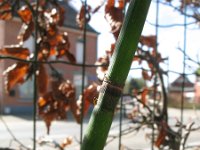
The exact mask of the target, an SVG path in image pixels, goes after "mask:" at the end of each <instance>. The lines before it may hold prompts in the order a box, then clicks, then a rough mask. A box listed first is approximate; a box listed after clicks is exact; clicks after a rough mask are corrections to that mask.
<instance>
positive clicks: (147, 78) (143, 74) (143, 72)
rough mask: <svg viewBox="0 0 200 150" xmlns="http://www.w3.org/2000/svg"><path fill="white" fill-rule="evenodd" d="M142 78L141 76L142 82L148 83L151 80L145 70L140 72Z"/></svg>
mask: <svg viewBox="0 0 200 150" xmlns="http://www.w3.org/2000/svg"><path fill="white" fill-rule="evenodd" d="M142 76H143V78H144V80H149V81H150V80H151V79H152V76H150V75H149V74H148V72H147V71H146V70H142Z"/></svg>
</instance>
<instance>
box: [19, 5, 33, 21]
mask: <svg viewBox="0 0 200 150" xmlns="http://www.w3.org/2000/svg"><path fill="white" fill-rule="evenodd" d="M17 13H18V15H19V17H20V18H21V19H22V21H23V22H24V23H25V24H29V23H30V22H31V21H32V12H31V10H30V9H29V8H28V6H23V7H21V9H20V10H18V12H17Z"/></svg>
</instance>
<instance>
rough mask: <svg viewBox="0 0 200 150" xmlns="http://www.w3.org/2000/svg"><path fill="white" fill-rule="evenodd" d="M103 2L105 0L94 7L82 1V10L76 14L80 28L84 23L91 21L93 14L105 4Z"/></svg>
mask: <svg viewBox="0 0 200 150" xmlns="http://www.w3.org/2000/svg"><path fill="white" fill-rule="evenodd" d="M103 4H104V1H103V0H102V1H101V2H100V3H99V4H98V5H97V6H96V7H95V8H93V9H92V7H91V6H90V5H85V4H84V3H83V2H82V6H81V8H80V11H79V12H78V14H77V15H76V23H77V24H78V26H79V28H80V29H83V27H84V25H85V24H87V23H88V22H89V21H90V19H91V16H92V15H93V14H95V13H96V12H98V10H99V9H100V8H101V7H102V6H103Z"/></svg>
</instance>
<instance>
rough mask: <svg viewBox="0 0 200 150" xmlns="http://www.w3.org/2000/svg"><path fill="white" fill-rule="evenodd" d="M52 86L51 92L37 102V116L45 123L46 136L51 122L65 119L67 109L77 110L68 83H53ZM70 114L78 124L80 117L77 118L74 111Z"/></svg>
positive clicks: (72, 88) (71, 87)
mask: <svg viewBox="0 0 200 150" xmlns="http://www.w3.org/2000/svg"><path fill="white" fill-rule="evenodd" d="M52 86H53V90H52V91H50V92H48V93H46V94H45V95H44V96H42V97H40V98H39V100H38V110H39V116H40V117H42V118H43V120H44V121H45V123H46V127H47V133H48V134H49V131H50V125H51V122H52V121H53V120H56V119H59V120H61V119H66V112H67V111H68V110H69V109H71V110H73V109H75V110H77V107H76V106H77V105H76V101H75V89H74V87H73V85H72V84H71V82H70V81H64V82H61V81H55V82H53V83H52ZM72 112H73V114H74V115H75V116H76V119H77V122H80V120H79V119H80V117H78V114H76V111H72Z"/></svg>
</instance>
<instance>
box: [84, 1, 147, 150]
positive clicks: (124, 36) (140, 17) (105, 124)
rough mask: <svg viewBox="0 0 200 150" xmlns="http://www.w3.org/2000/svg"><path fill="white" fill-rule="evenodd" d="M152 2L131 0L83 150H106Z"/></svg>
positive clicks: (86, 133)
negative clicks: (115, 113)
mask: <svg viewBox="0 0 200 150" xmlns="http://www.w3.org/2000/svg"><path fill="white" fill-rule="evenodd" d="M150 3H151V0H131V1H130V5H129V8H128V11H127V14H126V16H125V20H124V23H123V26H122V29H121V32H120V35H119V38H118V41H117V44H116V47H115V52H114V54H113V56H112V60H111V64H110V66H109V68H108V74H107V75H106V81H104V82H103V85H102V87H101V91H100V94H99V98H98V103H97V105H96V106H95V108H94V110H93V113H92V116H91V118H90V121H89V124H88V127H87V129H86V132H85V135H84V139H83V143H82V145H81V150H103V147H104V145H105V142H106V139H107V136H108V132H109V130H110V126H111V124H112V120H113V116H114V110H115V107H116V105H117V103H118V101H119V98H120V96H121V92H122V88H123V85H124V83H125V80H126V78H127V76H128V73H129V70H130V67H131V63H132V59H133V56H134V53H135V51H136V50H137V46H138V41H139V38H140V36H141V32H142V29H143V26H144V22H145V20H146V16H147V13H148V9H149V6H150Z"/></svg>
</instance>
